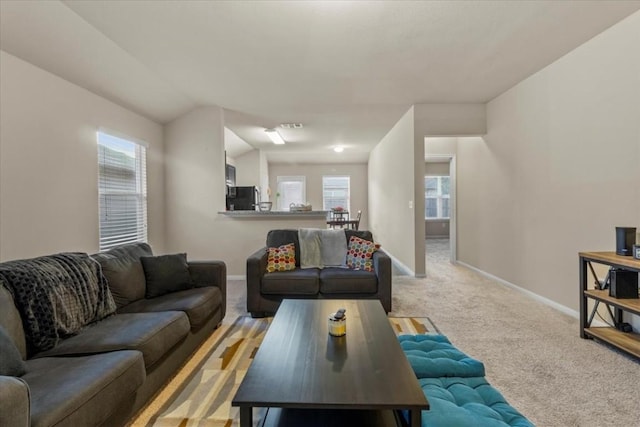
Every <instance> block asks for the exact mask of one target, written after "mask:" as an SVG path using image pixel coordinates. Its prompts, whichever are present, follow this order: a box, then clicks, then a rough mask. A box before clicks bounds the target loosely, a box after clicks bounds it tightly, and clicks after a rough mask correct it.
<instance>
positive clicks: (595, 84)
mask: <svg viewBox="0 0 640 427" xmlns="http://www.w3.org/2000/svg"><path fill="white" fill-rule="evenodd" d="M639 52H640V12H636V13H635V14H633V15H631V16H630V17H628V18H626V19H624V20H623V21H621V22H620V23H618V24H617V25H615V26H613V27H611V28H610V29H608V30H607V31H605V32H603V33H601V34H600V35H598V36H596V37H595V38H593V39H592V40H590V41H588V42H587V43H585V44H584V45H582V46H580V47H579V48H577V49H575V50H574V51H572V52H570V53H569V54H567V55H566V56H564V57H563V58H561V59H559V60H558V61H556V62H555V63H553V64H551V65H549V66H548V67H547V68H545V69H543V70H542V71H540V72H538V73H536V74H535V75H533V76H531V77H530V78H528V79H526V80H524V81H522V82H521V83H519V84H518V85H516V86H515V87H513V88H512V89H510V90H509V91H507V92H506V93H504V94H503V95H501V96H499V97H498V98H496V99H494V100H493V101H491V102H490V103H489V104H488V106H487V119H488V133H487V135H486V137H485V138H484V139H481V138H473V139H469V140H465V141H464V142H463V141H460V142H459V143H458V161H459V163H458V166H459V167H458V175H459V181H458V188H459V193H458V196H459V197H458V214H459V215H458V218H459V233H458V236H459V245H458V253H459V259H460V260H462V261H464V262H466V263H468V264H470V265H473V266H475V267H477V268H479V269H481V270H483V271H486V272H488V273H490V274H493V275H495V276H498V277H500V278H502V279H504V280H507V281H509V282H511V283H514V284H516V285H518V286H520V287H522V288H524V289H527V290H529V291H531V292H534V293H536V294H538V295H541V296H543V297H546V298H549V299H551V300H553V301H556V302H558V303H560V304H562V305H564V306H566V307H570V308H572V309H574V310H577V309H578V262H577V260H578V252H579V251H612V250H615V227H616V226H634V227H638V228H639V229H640V184H639V183H640V167H639V166H640V120H639V118H640V53H639Z"/></svg>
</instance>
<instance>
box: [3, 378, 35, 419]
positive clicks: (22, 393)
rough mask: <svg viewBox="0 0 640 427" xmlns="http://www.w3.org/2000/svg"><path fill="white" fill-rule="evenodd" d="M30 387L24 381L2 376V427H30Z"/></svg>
mask: <svg viewBox="0 0 640 427" xmlns="http://www.w3.org/2000/svg"><path fill="white" fill-rule="evenodd" d="M29 402H30V399H29V386H28V385H27V383H26V382H24V381H23V380H22V379H20V378H17V377H7V376H3V375H0V426H7V427H28V426H29V425H30V424H31V419H30V418H31V417H30V416H29V409H30V408H29Z"/></svg>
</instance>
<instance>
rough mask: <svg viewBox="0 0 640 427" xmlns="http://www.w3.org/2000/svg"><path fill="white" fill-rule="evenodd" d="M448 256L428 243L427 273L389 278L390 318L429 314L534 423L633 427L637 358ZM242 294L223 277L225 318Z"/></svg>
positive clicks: (639, 418)
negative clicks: (586, 337)
mask: <svg viewBox="0 0 640 427" xmlns="http://www.w3.org/2000/svg"><path fill="white" fill-rule="evenodd" d="M448 260H449V253H448V241H447V240H428V241H427V278H425V279H416V278H413V277H409V276H394V278H393V312H392V313H391V314H390V315H391V316H398V317H402V316H414V317H426V316H429V317H430V318H431V319H432V320H433V322H434V323H435V324H436V325H437V326H438V328H439V329H440V331H441V332H442V333H443V334H445V335H447V336H448V337H449V339H450V340H451V342H452V343H453V344H454V345H455V346H456V347H458V348H459V349H460V350H462V351H463V352H465V353H467V354H468V355H470V356H471V357H474V358H476V359H478V360H481V361H482V362H484V364H485V367H486V370H487V380H488V381H489V382H490V383H491V384H492V385H493V386H494V387H496V388H497V389H498V390H500V392H501V393H502V394H503V395H504V397H505V398H506V399H507V401H508V402H509V403H510V404H511V405H513V406H514V407H515V408H517V409H518V410H519V411H520V412H522V414H523V415H524V416H526V417H527V418H529V420H531V421H532V422H533V423H535V424H536V425H537V426H539V427H571V426H576V427H578V426H579V427H609V426H610V427H640V404H639V403H638V399H640V363H639V362H638V361H637V360H635V359H632V358H630V357H627V356H624V355H622V354H620V353H617V352H615V351H613V350H611V349H610V348H609V347H606V346H604V345H603V344H599V343H597V342H595V341H591V340H583V339H581V338H580V336H579V331H580V328H579V321H578V319H575V318H573V317H570V316H567V315H565V314H563V313H561V312H559V311H557V310H555V309H553V308H551V307H549V306H547V305H544V304H542V303H540V302H538V301H536V300H533V299H531V298H530V297H529V296H527V295H525V294H523V293H520V292H518V291H516V290H513V289H510V288H508V287H506V286H504V285H502V284H500V283H497V282H495V281H492V280H489V279H487V278H485V277H483V276H481V275H479V274H477V273H476V272H474V271H471V270H469V269H467V268H465V267H462V266H457V265H453V264H451V263H449V261H448ZM576 268H577V262H576ZM575 287H576V298H578V295H577V293H578V291H577V288H578V284H577V283H576V284H575ZM245 298H246V285H245V282H244V281H243V280H241V281H238V280H233V281H230V282H229V297H228V302H229V313H228V314H227V316H226V319H225V321H229V322H233V320H234V319H235V318H236V316H237V315H239V314H244V313H245V312H246V305H245V304H246V302H245Z"/></svg>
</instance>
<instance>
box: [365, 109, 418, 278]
mask: <svg viewBox="0 0 640 427" xmlns="http://www.w3.org/2000/svg"><path fill="white" fill-rule="evenodd" d="M413 116H414V108H413V107H411V108H410V109H409V110H408V111H407V112H406V113H405V114H404V116H402V118H401V119H400V120H399V121H398V122H397V123H396V124H395V126H394V127H393V128H392V129H391V130H390V131H389V133H387V135H386V136H385V137H384V138H383V139H382V140H381V141H380V142H379V143H378V144H377V145H376V146H375V147H374V149H373V150H372V151H371V154H370V155H369V166H368V175H369V209H368V210H369V227H370V229H371V231H372V232H373V236H374V238H375V239H376V241H377V242H380V243H381V244H382V248H383V249H384V250H385V251H387V252H389V254H390V255H392V256H393V257H394V258H395V259H396V260H398V261H399V262H401V263H402V264H404V266H405V267H407V268H408V269H410V270H411V271H412V272H413V273H414V274H423V273H424V259H423V260H422V265H423V267H422V271H419V270H417V269H416V268H417V267H416V262H417V261H416V215H415V210H414V207H415V206H414V201H415V181H416V174H422V170H420V171H418V172H416V170H415V167H414V163H415V162H414V159H415V153H414V146H415V144H414V117H413ZM423 150H424V148H423ZM421 164H422V165H424V155H423V156H422V160H421ZM423 188H424V186H423ZM422 205H423V207H422V212H424V201H423V202H422ZM418 209H419V207H418ZM422 228H423V229H422V231H420V241H421V243H420V246H421V247H422V253H423V258H424V215H423V225H422ZM418 268H419V266H418Z"/></svg>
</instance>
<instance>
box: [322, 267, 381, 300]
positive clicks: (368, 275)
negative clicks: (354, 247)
mask: <svg viewBox="0 0 640 427" xmlns="http://www.w3.org/2000/svg"><path fill="white" fill-rule="evenodd" d="M320 292H321V293H323V294H375V293H376V292H378V279H377V278H376V274H375V273H374V272H371V271H364V270H349V269H347V268H335V267H334V268H325V269H323V270H321V271H320Z"/></svg>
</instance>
